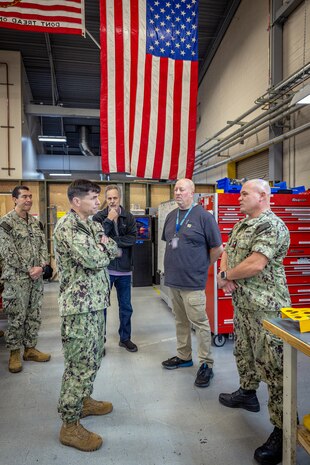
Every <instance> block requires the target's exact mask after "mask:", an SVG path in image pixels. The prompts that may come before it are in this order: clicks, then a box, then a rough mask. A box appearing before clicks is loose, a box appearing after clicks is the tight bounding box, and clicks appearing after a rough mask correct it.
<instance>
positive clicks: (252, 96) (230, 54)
mask: <svg viewBox="0 0 310 465" xmlns="http://www.w3.org/2000/svg"><path fill="white" fill-rule="evenodd" d="M268 21H269V0H260V1H257V0H243V1H242V2H241V4H240V6H239V8H238V11H237V13H236V15H235V17H234V18H233V20H232V22H231V24H230V26H229V29H228V31H227V32H226V34H225V37H224V39H223V40H222V43H221V45H220V47H219V49H218V51H217V53H216V56H215V57H214V59H213V61H212V63H211V65H210V67H209V69H208V71H207V73H206V75H205V77H204V79H203V82H202V84H201V85H200V88H199V97H198V102H200V116H201V122H200V125H199V127H198V130H197V145H199V143H201V142H203V141H204V140H205V138H207V137H212V136H213V135H214V134H215V133H216V132H217V131H218V130H220V129H221V128H223V127H224V126H226V124H227V121H228V120H234V119H235V118H236V117H238V116H240V115H241V114H242V113H244V112H245V111H246V110H248V109H249V108H251V107H252V106H253V105H254V101H255V100H256V98H257V97H259V96H261V95H262V94H264V93H265V91H266V89H267V88H268V87H269V32H268ZM259 112H261V110H259ZM259 112H256V113H254V114H252V115H250V117H249V118H251V119H252V118H253V117H254V115H255V116H257V115H258V114H259ZM247 121H249V120H247ZM238 127H239V126H233V129H232V130H230V132H233V131H235V130H236V129H238ZM230 132H226V133H225V134H224V136H225V135H228V134H229V133H230ZM267 138H268V133H267V132H266V131H265V132H264V133H260V134H259V136H257V137H256V136H255V137H254V138H252V140H251V139H249V140H248V141H246V143H245V144H244V145H240V146H239V147H236V148H233V150H231V149H230V150H229V151H226V152H225V154H229V155H234V154H236V153H238V151H239V152H241V151H244V150H246V149H247V148H249V147H251V146H253V145H255V144H257V143H260V142H264V141H265V140H266V139H267ZM212 145H213V144H211V143H210V144H208V145H206V147H211V146H212ZM219 160H221V159H219V158H212V159H211V160H209V161H208V164H209V165H211V164H214V163H215V162H217V161H219ZM226 175H227V168H226V165H224V166H222V167H220V168H216V169H214V170H211V171H207V172H206V173H203V174H202V175H200V176H197V177H195V181H196V182H197V181H198V182H199V181H200V182H208V183H212V182H215V181H216V180H217V179H219V178H222V177H225V176H226Z"/></svg>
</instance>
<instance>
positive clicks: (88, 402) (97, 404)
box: [81, 397, 113, 418]
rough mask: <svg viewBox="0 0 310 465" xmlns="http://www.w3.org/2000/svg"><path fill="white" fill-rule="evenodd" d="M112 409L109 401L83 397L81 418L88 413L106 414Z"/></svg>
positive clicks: (88, 414)
mask: <svg viewBox="0 0 310 465" xmlns="http://www.w3.org/2000/svg"><path fill="white" fill-rule="evenodd" d="M112 410H113V405H112V403H111V402H106V401H100V400H94V399H92V398H91V397H89V398H86V399H84V403H83V409H82V412H81V418H85V417H88V416H90V415H107V414H108V413H111V412H112Z"/></svg>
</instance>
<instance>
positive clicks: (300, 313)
mask: <svg viewBox="0 0 310 465" xmlns="http://www.w3.org/2000/svg"><path fill="white" fill-rule="evenodd" d="M281 313H282V318H290V319H291V320H293V321H297V322H298V323H299V331H300V332H301V333H306V332H308V331H310V308H291V307H284V308H281Z"/></svg>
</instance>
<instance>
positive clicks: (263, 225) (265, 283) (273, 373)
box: [225, 210, 291, 428]
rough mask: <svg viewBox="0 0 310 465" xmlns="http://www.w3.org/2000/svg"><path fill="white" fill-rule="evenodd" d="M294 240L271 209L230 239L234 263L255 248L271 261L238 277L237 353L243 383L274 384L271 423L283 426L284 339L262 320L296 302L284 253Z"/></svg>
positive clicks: (247, 222)
mask: <svg viewBox="0 0 310 465" xmlns="http://www.w3.org/2000/svg"><path fill="white" fill-rule="evenodd" d="M289 244H290V235H289V231H288V229H287V227H286V226H285V224H284V222H283V221H282V220H281V219H280V218H278V217H277V216H276V215H275V214H274V213H273V212H272V211H271V210H267V211H266V212H263V213H261V215H260V216H259V217H257V218H252V219H249V218H245V219H244V220H241V221H239V223H237V224H236V225H235V226H234V228H233V230H232V233H231V236H230V238H229V241H228V243H227V245H226V248H225V250H226V252H227V259H228V269H231V268H234V267H235V266H236V265H238V264H239V263H241V262H242V261H243V260H245V259H246V258H247V257H249V256H250V255H251V254H252V253H253V252H259V253H261V254H263V255H265V256H266V257H267V258H268V263H267V265H266V267H265V268H264V269H263V270H262V271H261V272H260V273H258V274H257V275H256V276H253V277H252V278H246V279H238V280H237V286H238V287H237V289H236V290H235V291H234V292H233V294H232V297H233V303H234V310H235V312H234V338H235V346H234V355H235V358H236V363H237V368H238V372H239V376H240V386H241V387H242V388H243V389H257V388H258V386H259V383H260V381H264V382H265V383H266V384H267V387H268V393H269V399H268V409H269V414H270V420H271V423H272V424H274V425H275V426H277V427H278V428H282V409H283V344H282V341H281V340H280V339H278V338H277V337H276V336H274V335H272V334H271V333H269V332H268V331H266V330H265V329H264V328H263V325H262V321H263V320H264V319H268V318H274V317H277V316H279V310H280V308H281V307H287V306H290V305H291V300H290V296H289V292H288V287H287V282H286V276H285V271H284V266H283V259H284V257H285V256H286V254H287V251H288V248H289Z"/></svg>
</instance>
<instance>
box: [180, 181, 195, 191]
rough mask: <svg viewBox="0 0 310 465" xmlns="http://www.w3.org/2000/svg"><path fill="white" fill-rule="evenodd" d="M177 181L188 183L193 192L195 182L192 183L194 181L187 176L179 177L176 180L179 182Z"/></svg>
mask: <svg viewBox="0 0 310 465" xmlns="http://www.w3.org/2000/svg"><path fill="white" fill-rule="evenodd" d="M179 181H182V182H184V181H185V182H186V184H188V185H189V186H190V187H191V189H192V190H193V192H195V184H194V182H193V181H192V180H191V179H189V178H181V179H178V180H177V182H179ZM177 182H176V183H177Z"/></svg>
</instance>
